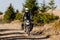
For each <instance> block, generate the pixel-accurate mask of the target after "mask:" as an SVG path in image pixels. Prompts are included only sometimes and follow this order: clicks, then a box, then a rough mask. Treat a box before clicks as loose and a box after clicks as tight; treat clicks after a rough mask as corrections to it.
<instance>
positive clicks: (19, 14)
mask: <svg viewBox="0 0 60 40" xmlns="http://www.w3.org/2000/svg"><path fill="white" fill-rule="evenodd" d="M15 20H20V21H22V14H21V13H17V14H16V17H15Z"/></svg>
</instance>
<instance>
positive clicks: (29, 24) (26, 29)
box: [24, 19, 31, 35]
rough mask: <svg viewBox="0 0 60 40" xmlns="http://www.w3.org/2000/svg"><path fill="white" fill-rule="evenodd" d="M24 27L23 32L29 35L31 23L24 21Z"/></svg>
mask: <svg viewBox="0 0 60 40" xmlns="http://www.w3.org/2000/svg"><path fill="white" fill-rule="evenodd" d="M24 24H25V26H24V31H25V32H26V33H27V34H28V35H30V26H31V22H30V20H28V19H26V20H25V22H24Z"/></svg>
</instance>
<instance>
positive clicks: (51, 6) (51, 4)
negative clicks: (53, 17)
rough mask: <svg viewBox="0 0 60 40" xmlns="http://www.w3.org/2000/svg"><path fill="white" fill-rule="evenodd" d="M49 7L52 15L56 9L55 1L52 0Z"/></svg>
mask: <svg viewBox="0 0 60 40" xmlns="http://www.w3.org/2000/svg"><path fill="white" fill-rule="evenodd" d="M49 6H50V9H52V13H53V10H54V9H56V6H55V2H54V0H50V2H49Z"/></svg>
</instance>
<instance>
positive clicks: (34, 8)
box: [24, 0, 38, 14]
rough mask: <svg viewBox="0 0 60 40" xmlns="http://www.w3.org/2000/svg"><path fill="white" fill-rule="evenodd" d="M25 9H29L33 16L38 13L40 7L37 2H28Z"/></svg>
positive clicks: (31, 0)
mask: <svg viewBox="0 0 60 40" xmlns="http://www.w3.org/2000/svg"><path fill="white" fill-rule="evenodd" d="M25 7H27V8H29V9H30V11H31V13H32V14H34V13H37V10H38V5H37V1H36V0H26V2H25V5H24V8H25Z"/></svg>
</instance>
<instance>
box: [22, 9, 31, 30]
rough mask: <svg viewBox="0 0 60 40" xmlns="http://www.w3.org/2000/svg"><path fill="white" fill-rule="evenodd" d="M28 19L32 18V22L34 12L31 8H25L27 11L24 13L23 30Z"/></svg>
mask: <svg viewBox="0 0 60 40" xmlns="http://www.w3.org/2000/svg"><path fill="white" fill-rule="evenodd" d="M26 19H28V20H30V22H31V20H32V14H31V13H30V10H29V8H25V13H24V15H23V24H22V30H24V21H25V20H26Z"/></svg>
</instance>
